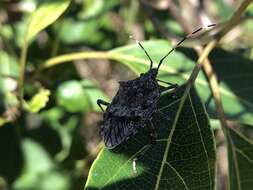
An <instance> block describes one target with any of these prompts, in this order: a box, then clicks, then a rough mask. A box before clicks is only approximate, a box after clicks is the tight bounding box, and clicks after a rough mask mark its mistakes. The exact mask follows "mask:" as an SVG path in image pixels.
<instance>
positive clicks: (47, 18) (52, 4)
mask: <svg viewBox="0 0 253 190" xmlns="http://www.w3.org/2000/svg"><path fill="white" fill-rule="evenodd" d="M70 2H71V1H70V0H55V1H47V2H45V3H43V4H42V5H41V6H39V8H38V9H37V10H36V11H35V12H34V13H33V14H32V16H31V21H30V24H29V26H28V30H27V34H26V35H27V36H26V38H27V41H30V40H31V39H32V38H33V37H34V36H36V35H37V34H38V33H39V32H40V31H41V30H43V29H44V28H46V27H47V26H48V25H50V24H52V23H53V22H54V21H55V20H57V19H58V18H59V17H60V16H61V15H62V13H63V12H64V11H65V10H66V9H67V8H68V6H69V4H70Z"/></svg>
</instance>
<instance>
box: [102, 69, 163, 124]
mask: <svg viewBox="0 0 253 190" xmlns="http://www.w3.org/2000/svg"><path fill="white" fill-rule="evenodd" d="M119 84H120V86H119V90H118V92H117V94H116V95H115V97H114V98H113V100H112V102H111V104H110V105H109V106H108V108H107V110H106V111H107V112H110V114H111V115H113V116H119V117H141V119H143V120H149V119H151V118H150V117H152V114H153V113H154V112H155V111H156V105H157V101H158V100H159V97H160V95H161V93H160V90H159V86H158V83H157V81H156V70H155V69H151V70H149V71H148V72H147V73H144V74H142V75H141V76H140V77H138V78H136V79H133V80H129V81H121V82H119Z"/></svg>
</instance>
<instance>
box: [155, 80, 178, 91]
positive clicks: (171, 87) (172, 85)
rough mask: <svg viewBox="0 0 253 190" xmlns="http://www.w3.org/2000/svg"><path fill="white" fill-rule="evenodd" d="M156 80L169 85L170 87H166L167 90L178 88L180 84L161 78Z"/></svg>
mask: <svg viewBox="0 0 253 190" xmlns="http://www.w3.org/2000/svg"><path fill="white" fill-rule="evenodd" d="M156 80H157V81H159V82H163V83H165V84H167V85H169V86H168V87H165V90H169V89H174V88H178V84H174V83H170V82H167V81H163V80H160V79H156Z"/></svg>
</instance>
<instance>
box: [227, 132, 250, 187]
mask: <svg viewBox="0 0 253 190" xmlns="http://www.w3.org/2000/svg"><path fill="white" fill-rule="evenodd" d="M226 137H227V144H228V161H229V164H228V166H229V173H228V174H229V185H230V190H251V189H252V187H253V141H252V139H249V138H247V137H246V136H244V135H243V134H241V133H240V132H238V131H236V130H235V129H233V128H228V129H226Z"/></svg>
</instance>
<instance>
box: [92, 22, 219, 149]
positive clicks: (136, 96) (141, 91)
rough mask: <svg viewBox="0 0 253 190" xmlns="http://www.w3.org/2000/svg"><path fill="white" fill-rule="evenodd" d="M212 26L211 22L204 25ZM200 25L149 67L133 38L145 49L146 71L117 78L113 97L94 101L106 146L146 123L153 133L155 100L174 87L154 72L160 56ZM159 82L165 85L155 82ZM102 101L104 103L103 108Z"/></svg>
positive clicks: (110, 147) (152, 137) (174, 87)
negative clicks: (131, 76)
mask: <svg viewBox="0 0 253 190" xmlns="http://www.w3.org/2000/svg"><path fill="white" fill-rule="evenodd" d="M212 26H215V25H214V24H212V25H208V26H207V27H212ZM202 29H203V28H199V29H198V30H196V31H194V32H192V33H191V34H190V35H188V36H186V37H184V38H183V39H182V40H181V41H180V42H178V43H177V45H176V46H175V47H173V48H172V49H171V50H170V51H169V52H168V53H167V54H166V55H165V56H164V57H162V59H161V60H160V61H159V63H158V66H157V68H153V61H152V59H151V58H150V56H149V54H148V53H147V51H146V50H145V49H144V47H143V46H142V44H141V43H140V42H139V41H137V40H136V42H137V43H138V44H139V46H140V47H141V49H142V50H143V51H144V52H145V54H146V56H147V57H148V59H149V61H150V68H149V70H148V71H147V72H146V73H142V74H140V76H139V77H138V78H136V79H133V80H129V81H119V89H118V92H117V93H116V95H115V96H114V97H113V99H112V102H111V103H108V102H105V101H103V100H100V99H98V100H97V104H98V105H99V107H100V108H101V109H102V111H103V121H102V126H101V131H100V133H101V135H102V138H103V140H104V142H105V146H106V147H107V148H108V149H113V148H115V147H116V146H118V145H119V144H121V143H122V142H124V141H125V140H127V139H128V138H129V137H131V136H132V135H134V134H136V133H137V132H138V130H140V129H141V128H144V127H145V126H147V124H148V123H149V124H150V125H148V126H149V128H150V136H151V140H152V141H154V140H155V137H156V133H155V128H154V127H153V124H152V122H151V120H152V117H153V115H154V113H156V112H157V103H158V100H159V98H160V96H161V94H162V93H163V92H164V91H167V90H170V89H176V88H177V84H172V83H169V82H165V81H161V80H159V79H157V74H158V71H159V68H160V66H161V65H162V63H163V61H164V59H165V58H166V57H167V56H168V55H169V54H170V53H171V52H173V51H174V50H175V49H176V48H177V47H178V46H179V45H180V44H181V43H182V42H183V41H185V40H186V39H187V38H189V37H191V35H193V34H195V33H197V32H199V31H200V30H202ZM158 81H159V82H163V83H165V84H167V87H164V86H161V85H159V84H158ZM102 105H104V106H107V108H106V110H104V109H103V108H102Z"/></svg>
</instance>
